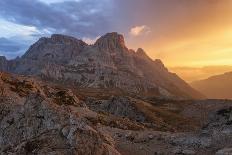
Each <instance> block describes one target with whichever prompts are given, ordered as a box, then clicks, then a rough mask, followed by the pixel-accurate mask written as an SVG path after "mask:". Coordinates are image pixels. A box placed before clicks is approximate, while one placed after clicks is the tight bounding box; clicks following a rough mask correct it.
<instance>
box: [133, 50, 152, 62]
mask: <svg viewBox="0 0 232 155" xmlns="http://www.w3.org/2000/svg"><path fill="white" fill-rule="evenodd" d="M136 55H137V56H139V57H140V58H143V59H151V58H150V57H149V56H148V55H147V53H146V52H145V51H144V50H143V49H142V48H138V49H137V51H136Z"/></svg>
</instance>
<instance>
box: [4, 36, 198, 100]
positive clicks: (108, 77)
mask: <svg viewBox="0 0 232 155" xmlns="http://www.w3.org/2000/svg"><path fill="white" fill-rule="evenodd" d="M0 62H2V61H1V60H0ZM0 64H2V63H0ZM4 64H7V65H0V69H1V70H3V71H8V72H13V73H18V74H25V75H37V76H40V77H42V78H45V79H51V80H53V81H58V82H65V83H69V84H73V85H74V86H76V87H84V88H86V87H90V88H110V89H121V90H123V91H125V92H129V93H136V94H138V93H140V94H141V95H152V96H156V97H165V98H170V97H172V98H173V97H175V98H202V95H201V94H200V93H198V92H197V91H195V90H194V89H192V88H191V87H190V86H189V85H188V84H187V83H185V82H184V81H183V80H181V79H180V78H179V77H178V76H177V75H176V74H173V73H170V72H169V71H168V70H167V68H165V66H164V64H163V63H162V62H161V60H155V61H153V60H152V59H151V58H149V57H148V56H147V55H146V53H145V52H144V50H143V49H138V50H137V51H136V52H134V51H132V50H129V49H128V48H127V47H126V45H125V41H124V37H123V36H122V35H120V34H118V33H116V32H113V33H107V34H106V35H104V36H102V37H100V38H99V39H98V40H97V41H96V43H95V44H94V45H87V44H86V43H84V42H83V41H81V40H79V39H76V38H73V37H69V36H65V35H58V34H56V35H52V36H51V38H41V39H39V41H37V42H36V43H35V44H33V45H32V46H31V47H30V48H29V50H28V51H27V52H26V53H25V54H24V55H23V56H22V58H19V59H17V60H13V61H7V62H4Z"/></svg>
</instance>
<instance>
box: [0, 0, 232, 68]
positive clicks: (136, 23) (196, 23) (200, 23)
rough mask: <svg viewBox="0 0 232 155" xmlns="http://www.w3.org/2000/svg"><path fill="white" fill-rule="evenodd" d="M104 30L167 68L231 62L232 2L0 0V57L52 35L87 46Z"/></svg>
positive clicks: (199, 66) (13, 55) (14, 55)
mask: <svg viewBox="0 0 232 155" xmlns="http://www.w3.org/2000/svg"><path fill="white" fill-rule="evenodd" d="M107 32H119V33H121V34H123V35H124V37H125V40H126V43H127V45H128V47H129V48H132V49H137V48H139V47H141V48H143V49H144V50H145V51H146V52H147V54H148V55H149V56H150V57H152V58H153V59H161V60H162V61H163V62H164V64H165V65H166V66H168V67H170V68H171V67H188V68H193V67H194V68H202V67H204V66H232V0H33V1H32V0H1V1H0V55H5V56H6V57H7V58H8V59H12V58H15V57H16V56H21V55H22V54H23V53H25V51H26V50H27V49H28V47H29V46H30V45H31V44H33V43H34V42H35V41H37V40H38V39H39V38H40V37H44V36H45V37H48V36H50V35H51V34H53V33H59V34H66V35H71V36H74V37H77V38H79V39H83V40H84V41H86V42H87V43H89V44H91V43H94V41H95V40H96V39H97V38H99V36H101V35H104V34H105V33H107ZM179 69H180V68H179ZM185 69H186V68H185Z"/></svg>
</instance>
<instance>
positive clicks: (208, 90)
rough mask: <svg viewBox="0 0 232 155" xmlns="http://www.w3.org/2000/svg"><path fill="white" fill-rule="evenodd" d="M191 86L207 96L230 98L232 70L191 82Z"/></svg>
mask: <svg viewBox="0 0 232 155" xmlns="http://www.w3.org/2000/svg"><path fill="white" fill-rule="evenodd" d="M191 86H192V87H193V88H195V89H196V90H198V91H200V92H201V93H203V94H204V95H205V96H206V97H208V98H214V99H232V93H231V92H232V72H228V73H225V74H221V75H216V76H212V77H210V78H208V79H205V80H200V81H195V82H192V83H191Z"/></svg>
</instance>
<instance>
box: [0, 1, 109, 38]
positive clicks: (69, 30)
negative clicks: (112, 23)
mask: <svg viewBox="0 0 232 155" xmlns="http://www.w3.org/2000/svg"><path fill="white" fill-rule="evenodd" d="M50 2H53V3H52V4H50V5H48V4H47V3H44V0H43V2H41V1H37V0H33V1H30V0H17V1H15V0H1V1H0V16H1V17H2V18H4V19H5V20H8V21H10V22H13V23H17V24H21V25H27V26H33V27H36V28H37V29H38V30H41V29H54V30H55V31H56V32H54V33H63V34H68V35H72V36H76V37H84V36H88V37H96V36H98V35H100V34H102V33H104V32H105V31H107V30H108V29H109V21H108V20H109V19H110V17H109V16H110V15H111V14H110V9H111V7H110V4H111V0H99V1H93V0H79V1H75V0H69V1H64V0H52V1H50Z"/></svg>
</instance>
